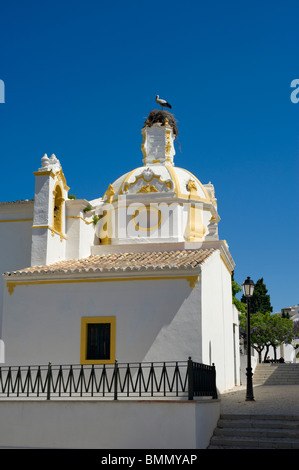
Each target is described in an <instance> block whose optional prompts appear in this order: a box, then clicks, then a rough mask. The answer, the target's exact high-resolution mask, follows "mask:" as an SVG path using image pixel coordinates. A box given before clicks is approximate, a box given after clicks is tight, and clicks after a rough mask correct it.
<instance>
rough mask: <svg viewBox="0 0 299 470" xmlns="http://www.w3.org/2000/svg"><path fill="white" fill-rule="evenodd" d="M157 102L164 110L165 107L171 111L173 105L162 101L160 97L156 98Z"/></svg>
mask: <svg viewBox="0 0 299 470" xmlns="http://www.w3.org/2000/svg"><path fill="white" fill-rule="evenodd" d="M156 102H157V103H158V104H160V105H161V106H162V109H163V107H164V108H170V109H171V105H170V104H169V103H167V101H165V100H162V99H161V98H159V95H157V96H156Z"/></svg>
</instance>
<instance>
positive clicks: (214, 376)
mask: <svg viewBox="0 0 299 470" xmlns="http://www.w3.org/2000/svg"><path fill="white" fill-rule="evenodd" d="M212 367H213V372H214V373H213V386H214V393H213V398H214V399H215V400H217V398H218V394H217V386H216V367H215V364H214V363H213V364H212Z"/></svg>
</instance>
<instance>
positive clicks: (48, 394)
mask: <svg viewBox="0 0 299 470" xmlns="http://www.w3.org/2000/svg"><path fill="white" fill-rule="evenodd" d="M51 376H52V369H51V362H49V364H48V373H47V400H50V395H51Z"/></svg>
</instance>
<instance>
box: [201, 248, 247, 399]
mask: <svg viewBox="0 0 299 470" xmlns="http://www.w3.org/2000/svg"><path fill="white" fill-rule="evenodd" d="M233 323H234V315H233V308H232V290H231V275H230V273H229V272H228V270H227V268H226V266H225V265H224V263H223V261H222V260H221V257H220V253H219V252H216V253H215V254H214V255H213V256H211V257H210V258H208V260H207V261H206V262H205V263H204V264H203V269H202V362H203V363H204V364H212V363H214V364H215V366H216V374H217V387H218V388H219V390H220V391H223V390H228V389H230V388H232V387H234V386H235V385H236V383H235V380H236V379H235V370H236V369H237V370H239V369H240V367H239V365H238V364H236V366H237V367H235V364H234V357H235V354H234V341H233V339H234V338H233ZM237 341H238V338H237Z"/></svg>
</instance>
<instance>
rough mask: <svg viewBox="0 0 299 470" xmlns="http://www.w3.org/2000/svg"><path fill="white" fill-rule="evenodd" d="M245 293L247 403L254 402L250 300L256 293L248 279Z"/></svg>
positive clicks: (248, 278) (245, 282)
mask: <svg viewBox="0 0 299 470" xmlns="http://www.w3.org/2000/svg"><path fill="white" fill-rule="evenodd" d="M242 287H243V293H244V296H245V297H246V301H247V369H246V376H247V389H246V401H254V396H253V386H252V375H253V374H252V367H251V343H250V300H251V297H252V296H253V292H254V287H255V285H254V282H253V281H252V280H251V279H250V277H247V279H246V281H244V283H243V285H242Z"/></svg>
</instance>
